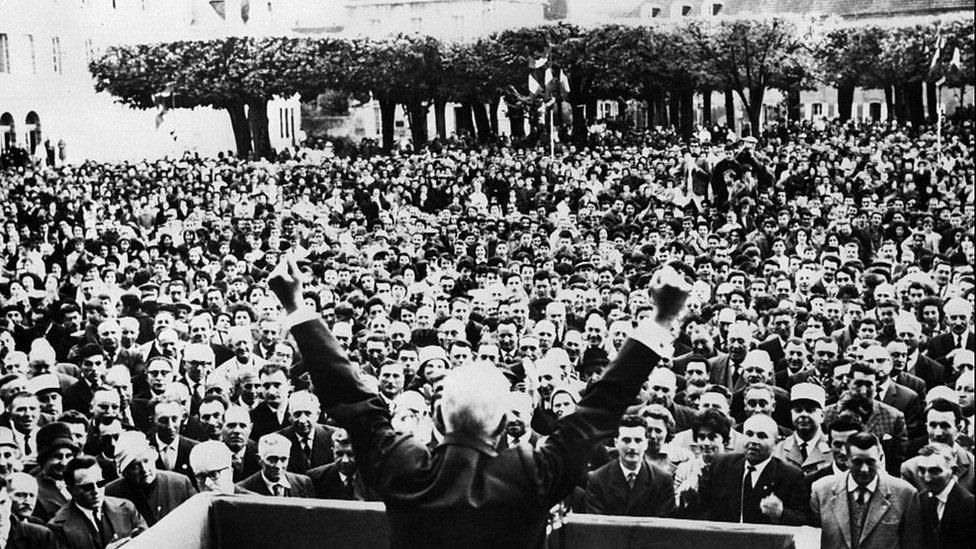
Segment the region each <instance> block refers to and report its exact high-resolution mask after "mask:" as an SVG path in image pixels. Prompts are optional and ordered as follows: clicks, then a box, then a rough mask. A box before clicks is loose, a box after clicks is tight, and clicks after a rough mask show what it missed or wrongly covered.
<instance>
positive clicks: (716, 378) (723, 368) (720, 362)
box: [689, 353, 746, 427]
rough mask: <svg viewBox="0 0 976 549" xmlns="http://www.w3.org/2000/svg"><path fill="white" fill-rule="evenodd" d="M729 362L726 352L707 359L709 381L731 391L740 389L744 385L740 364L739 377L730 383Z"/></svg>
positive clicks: (730, 370)
mask: <svg viewBox="0 0 976 549" xmlns="http://www.w3.org/2000/svg"><path fill="white" fill-rule="evenodd" d="M729 363H730V358H729V355H728V354H726V353H719V354H718V355H716V356H714V357H712V358H710V359H708V377H709V381H710V382H711V383H715V384H717V385H721V386H723V387H725V388H727V389H728V390H730V391H732V392H735V391H740V390H742V389H744V388H745V386H746V382H745V380H744V379H742V372H741V370H742V365H741V364H740V365H739V370H740V372H739V379H737V380H736V381H735V383H732V373H733V372H732V368H731V367H730V364H729ZM689 427H690V426H689Z"/></svg>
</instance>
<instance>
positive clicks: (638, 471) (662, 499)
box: [586, 416, 674, 517]
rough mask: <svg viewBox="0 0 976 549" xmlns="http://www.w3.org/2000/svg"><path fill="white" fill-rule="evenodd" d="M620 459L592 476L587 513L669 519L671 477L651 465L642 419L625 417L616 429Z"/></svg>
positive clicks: (589, 483)
mask: <svg viewBox="0 0 976 549" xmlns="http://www.w3.org/2000/svg"><path fill="white" fill-rule="evenodd" d="M615 444H616V446H617V459H615V460H613V461H610V462H609V463H606V464H605V465H603V466H602V467H600V468H599V469H597V470H595V471H593V472H592V473H590V474H589V478H588V479H587V481H586V512H587V513H594V514H599V515H626V516H632V517H666V516H668V515H670V514H671V512H672V511H673V510H674V486H673V479H672V477H671V474H670V473H668V472H667V471H664V470H663V469H660V468H658V467H656V466H654V465H651V464H650V463H648V462H647V460H646V459H645V458H644V454H645V452H647V445H648V441H647V425H646V423H645V422H644V419H643V418H642V417H640V416H625V417H624V418H623V419H622V420H621V422H620V427H618V429H617V438H616V439H615Z"/></svg>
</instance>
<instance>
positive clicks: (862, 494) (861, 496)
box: [857, 486, 868, 505]
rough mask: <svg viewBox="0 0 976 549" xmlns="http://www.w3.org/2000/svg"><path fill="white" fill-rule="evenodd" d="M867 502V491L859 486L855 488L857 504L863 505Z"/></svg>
mask: <svg viewBox="0 0 976 549" xmlns="http://www.w3.org/2000/svg"><path fill="white" fill-rule="evenodd" d="M867 500H868V489H867V488H864V487H861V486H859V487H858V488H857V504H858V505H864V503H865V502H867Z"/></svg>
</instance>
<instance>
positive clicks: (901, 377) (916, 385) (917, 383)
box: [892, 354, 942, 396]
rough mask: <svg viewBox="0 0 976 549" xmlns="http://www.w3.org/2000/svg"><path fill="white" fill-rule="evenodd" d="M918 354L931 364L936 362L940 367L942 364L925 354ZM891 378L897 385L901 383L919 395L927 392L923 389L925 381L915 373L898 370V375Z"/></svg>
mask: <svg viewBox="0 0 976 549" xmlns="http://www.w3.org/2000/svg"><path fill="white" fill-rule="evenodd" d="M918 356H919V357H921V358H924V359H925V360H927V361H929V362H932V363H933V364H937V365H938V366H940V367H941V366H942V365H941V364H939V363H938V362H935V361H934V360H932V359H930V358H928V357H926V356H925V355H921V354H920V355H918ZM892 380H894V382H895V383H897V384H899V385H903V386H905V387H908V388H909V389H911V390H913V391H915V392H916V393H918V394H919V395H923V396H924V395H925V393H926V392H928V391H926V389H925V381H924V380H923V379H922V378H920V377H918V376H917V375H915V374H912V373H909V372H898V375H896V376H894V377H893V378H892ZM936 385H940V384H938V383H937V384H936ZM934 386H935V385H933V387H934Z"/></svg>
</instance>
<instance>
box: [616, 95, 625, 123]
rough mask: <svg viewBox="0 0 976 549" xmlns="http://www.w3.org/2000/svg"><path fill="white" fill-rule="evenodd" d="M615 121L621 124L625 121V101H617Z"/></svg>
mask: <svg viewBox="0 0 976 549" xmlns="http://www.w3.org/2000/svg"><path fill="white" fill-rule="evenodd" d="M617 120H618V121H620V122H623V121H625V120H627V100H626V99H617Z"/></svg>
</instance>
